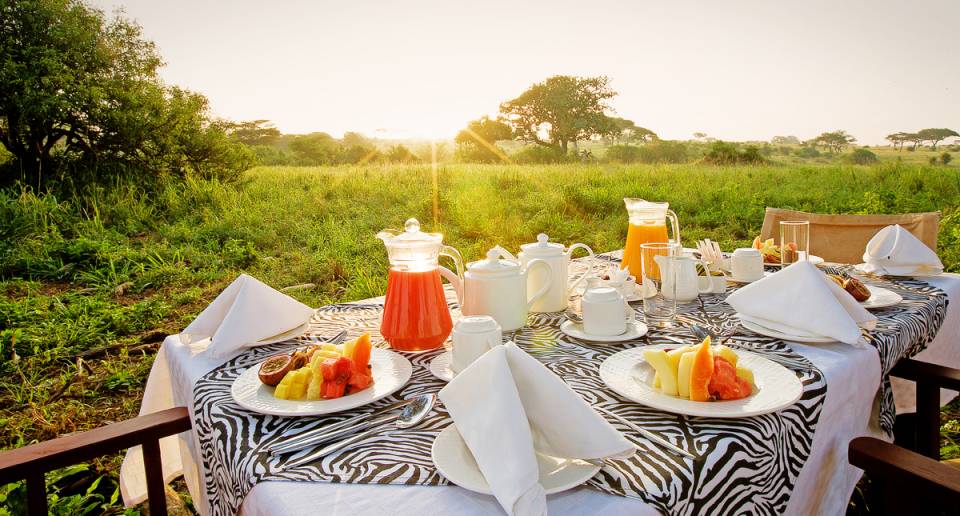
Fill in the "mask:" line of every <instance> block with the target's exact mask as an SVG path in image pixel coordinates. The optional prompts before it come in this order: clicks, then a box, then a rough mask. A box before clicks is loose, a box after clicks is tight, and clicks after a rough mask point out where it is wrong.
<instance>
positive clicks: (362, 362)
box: [350, 333, 371, 374]
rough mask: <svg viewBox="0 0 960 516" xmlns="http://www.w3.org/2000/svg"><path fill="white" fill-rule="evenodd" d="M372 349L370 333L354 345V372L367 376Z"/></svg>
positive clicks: (358, 339) (352, 357) (361, 337)
mask: <svg viewBox="0 0 960 516" xmlns="http://www.w3.org/2000/svg"><path fill="white" fill-rule="evenodd" d="M370 348H371V344H370V334H369V333H364V334H363V335H361V336H360V337H358V338H357V342H356V344H354V345H353V355H352V356H351V357H350V358H351V359H353V368H354V371H356V372H358V373H361V374H367V367H368V366H369V365H370Z"/></svg>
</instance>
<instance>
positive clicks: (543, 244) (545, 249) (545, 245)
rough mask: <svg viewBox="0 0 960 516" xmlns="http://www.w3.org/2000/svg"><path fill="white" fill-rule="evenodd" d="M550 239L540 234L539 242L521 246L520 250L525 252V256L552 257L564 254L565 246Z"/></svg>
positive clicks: (538, 236) (544, 234)
mask: <svg viewBox="0 0 960 516" xmlns="http://www.w3.org/2000/svg"><path fill="white" fill-rule="evenodd" d="M549 240H550V237H548V236H547V234H546V233H540V234H539V235H537V241H536V242H531V243H529V244H523V245H521V246H520V249H521V250H523V252H524V253H525V254H529V255H535V256H552V255H557V254H562V253H563V244H558V243H556V242H550V241H549Z"/></svg>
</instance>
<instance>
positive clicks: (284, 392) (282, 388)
mask: <svg viewBox="0 0 960 516" xmlns="http://www.w3.org/2000/svg"><path fill="white" fill-rule="evenodd" d="M273 397H274V398H277V399H279V400H285V399H287V398H289V397H290V385H284V384H283V382H280V384H279V385H277V388H276V389H274V391H273Z"/></svg>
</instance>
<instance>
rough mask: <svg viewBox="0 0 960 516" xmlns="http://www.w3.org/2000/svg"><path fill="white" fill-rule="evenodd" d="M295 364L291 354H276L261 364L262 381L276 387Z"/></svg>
mask: <svg viewBox="0 0 960 516" xmlns="http://www.w3.org/2000/svg"><path fill="white" fill-rule="evenodd" d="M292 365H293V358H291V357H290V355H274V356H272V357H270V358H268V359H266V360H264V361H263V363H261V364H260V381H261V382H263V383H264V384H265V385H269V386H271V387H275V386H276V385H277V384H278V383H280V380H283V377H284V376H286V375H287V372H288V371H290V369H291V366H292Z"/></svg>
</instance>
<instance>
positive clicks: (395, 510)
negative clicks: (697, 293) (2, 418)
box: [120, 274, 960, 516]
mask: <svg viewBox="0 0 960 516" xmlns="http://www.w3.org/2000/svg"><path fill="white" fill-rule="evenodd" d="M929 282H930V283H931V284H932V285H934V286H936V287H938V288H940V289H942V290H944V291H945V292H946V293H947V295H948V297H949V300H950V306H949V307H948V310H947V316H946V320H945V321H944V324H943V326H942V327H941V329H940V331H939V333H938V334H937V337H936V339H935V340H934V341H933V342H932V343H931V344H930V345H929V347H928V349H927V350H925V351H924V352H922V353H920V354H919V355H918V358H919V359H922V360H926V361H930V362H936V363H939V364H942V365H946V366H950V367H960V308H958V307H957V303H960V275H954V274H948V275H944V276H941V277H938V278H933V279H930V280H929ZM792 346H793V348H794V350H796V352H797V353H799V354H800V355H803V356H804V357H806V358H807V359H809V360H810V361H811V362H812V363H813V364H814V365H816V366H817V368H819V369H820V370H821V371H822V372H823V374H824V376H825V378H826V381H827V396H826V400H825V401H824V406H823V410H822V412H821V414H820V420H819V423H818V426H817V430H816V433H815V435H814V439H813V446H812V449H811V453H810V458H809V459H808V460H807V462H806V464H804V466H803V469H802V470H801V472H800V476H799V478H798V479H797V485H796V488H795V489H794V492H793V496H792V497H791V499H790V505H789V507H788V513H790V514H843V513H844V512H845V510H846V506H847V501H848V500H849V498H850V494H851V493H852V492H853V488H854V486H855V485H856V483H857V481H858V480H859V478H860V474H861V472H860V470H858V469H856V468H853V467H851V466H849V465H848V463H847V444H848V443H849V442H850V440H852V439H853V438H854V437H858V436H861V435H873V436H876V437H883V435H882V432H880V430H879V428H877V427H876V425H875V424H874V425H871V422H873V423H875V422H876V417H875V412H874V401H875V398H876V393H877V390H878V388H879V386H880V359H879V355H878V354H877V351H876V349H874V348H872V347H868V348H854V347H852V346H848V345H846V344H839V343H838V344H826V345H802V344H793V345H792ZM197 351H198V350H197V349H195V348H192V347H191V346H189V345H185V344H184V343H182V342H181V341H180V339H179V338H178V337H177V336H176V335H173V336H170V337H167V339H166V340H165V341H164V343H163V346H162V347H161V349H160V352H159V353H158V354H157V358H156V360H155V361H154V364H153V369H152V370H151V372H150V378H149V380H148V381H147V387H146V390H145V392H144V400H143V404H142V406H141V411H140V412H141V414H146V413H150V412H155V411H158V410H163V409H166V408H170V407H174V406H187V407H189V408H190V410H191V412H192V411H193V385H194V383H195V382H196V381H197V380H198V379H199V378H200V377H202V376H203V375H204V374H206V373H207V372H209V371H211V370H212V369H214V368H215V367H217V366H218V365H220V364H221V363H223V362H224V361H223V360H210V359H206V358H204V357H203V356H198V355H197ZM911 389H912V385H909V384H908V383H907V382H896V383H895V384H894V394H895V396H896V399H897V408H898V412H901V411H909V410H912V407H913V403H912V401H910V399H909V398H910V397H912V394H913V393H912V390H911ZM949 397H952V395H946V394H945V396H944V400H946V399H949ZM197 449H198V445H197V443H196V442H195V440H194V438H193V434H191V433H185V434H181V435H179V436H175V437H171V438H168V439H166V440H164V441H163V443H162V453H163V460H164V475H165V476H166V477H167V478H168V479H170V478H173V477H175V476H177V475H178V474H180V473H183V475H184V478H185V479H186V482H187V487H188V488H189V490H190V493H191V495H192V496H193V500H194V504H195V506H196V507H197V509H198V510H199V511H200V513H201V514H206V513H207V501H206V491H205V490H204V489H202V488H201V487H202V484H203V480H202V478H203V477H202V474H203V464H202V463H201V461H200V460H199V455H198V453H197V451H196V450H197ZM120 489H121V492H122V494H123V499H124V501H125V502H126V503H127V504H128V505H131V504H135V503H138V502H140V501H142V500H143V499H145V497H146V483H145V479H144V473H143V466H142V458H141V455H140V451H139V449H136V448H134V449H131V451H130V453H128V454H127V457H126V458H125V460H124V463H123V468H122V470H121V476H120ZM548 503H549V510H550V512H551V513H552V514H583V513H584V512H590V513H600V514H656V513H657V512H656V511H655V510H654V509H652V508H651V507H649V506H647V505H646V504H644V503H643V502H641V501H639V500H635V499H630V498H624V497H618V496H613V495H607V494H604V493H601V492H599V491H594V490H591V489H588V488H578V489H573V490H571V491H568V492H566V493H561V494H557V495H552V496H550V497H548ZM320 508H322V510H323V512H324V513H328V514H371V513H372V514H380V513H391V514H395V515H397V516H400V515H405V514H411V515H419V514H444V513H446V514H491V513H493V514H496V513H498V512H500V507H499V505H498V504H497V502H496V500H494V499H493V497H490V496H483V495H477V494H474V493H471V492H469V491H466V490H464V489H461V488H459V487H456V486H452V485H451V486H439V487H433V486H399V485H361V484H327V483H308V482H262V483H260V484H257V486H256V487H254V488H253V490H251V491H250V493H249V494H248V495H247V498H246V500H245V501H244V503H243V506H242V508H241V511H242V513H244V514H249V515H257V514H264V515H267V514H269V515H274V514H284V515H296V514H316V513H317V512H318V509H320Z"/></svg>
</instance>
